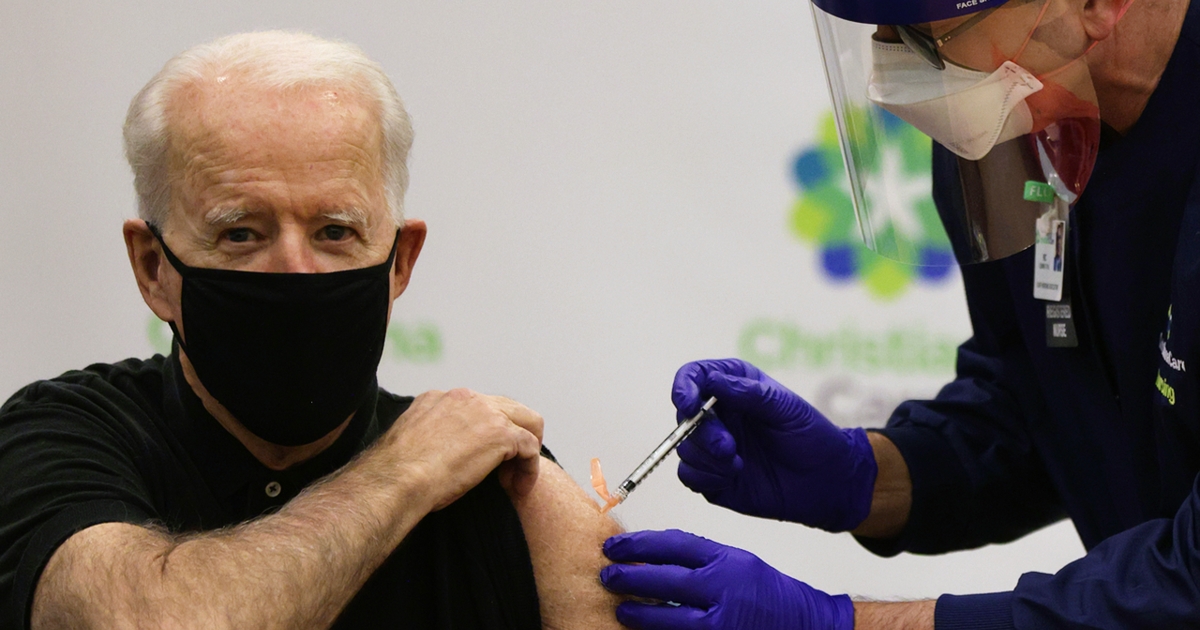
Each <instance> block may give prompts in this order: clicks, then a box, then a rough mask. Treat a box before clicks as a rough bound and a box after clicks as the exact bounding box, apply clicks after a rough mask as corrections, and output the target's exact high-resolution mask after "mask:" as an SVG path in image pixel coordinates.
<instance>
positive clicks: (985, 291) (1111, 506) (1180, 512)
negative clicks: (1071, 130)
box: [862, 3, 1200, 628]
mask: <svg viewBox="0 0 1200 630" xmlns="http://www.w3.org/2000/svg"><path fill="white" fill-rule="evenodd" d="M1198 169H1200V3H1192V5H1191V6H1190V7H1189V9H1188V12H1187V16H1186V18H1185V21H1184V24H1183V29H1182V32H1181V34H1180V38H1179V42H1178V44H1177V45H1176V48H1175V51H1174V53H1173V55H1172V57H1171V60H1170V62H1169V64H1168V66H1167V68H1166V70H1165V72H1164V74H1163V76H1162V79H1161V81H1160V83H1159V85H1158V88H1157V89H1156V91H1155V92H1154V94H1153V95H1152V97H1151V98H1150V100H1149V102H1148V104H1147V106H1146V109H1145V111H1144V112H1143V114H1142V116H1141V118H1140V119H1139V120H1138V122H1137V124H1136V125H1134V127H1133V128H1132V129H1130V130H1129V132H1128V133H1127V134H1126V135H1125V136H1124V137H1108V138H1106V140H1105V142H1104V143H1103V144H1102V149H1101V152H1100V157H1099V160H1098V162H1097V164H1096V168H1095V171H1094V174H1093V176H1092V179H1091V181H1090V183H1089V184H1088V188H1087V190H1086V191H1085V193H1084V195H1083V197H1082V198H1081V199H1080V201H1079V202H1078V203H1077V204H1076V206H1075V208H1074V209H1073V211H1072V215H1071V234H1070V237H1069V238H1068V248H1069V250H1070V258H1069V260H1068V262H1067V269H1066V273H1067V281H1068V286H1069V290H1070V293H1071V302H1072V306H1073V315H1074V320H1075V326H1076V329H1077V333H1078V338H1079V346H1078V347H1076V348H1049V347H1047V344H1046V308H1045V305H1046V302H1042V301H1039V300H1035V299H1034V298H1033V268H1034V261H1033V251H1032V250H1027V251H1025V252H1023V253H1021V254H1019V255H1016V256H1013V257H1010V258H1007V259H1004V260H1000V261H996V262H990V263H982V264H978V265H971V266H966V267H964V268H963V271H962V273H963V282H964V284H965V287H966V293H967V303H968V307H969V310H970V315H971V323H972V327H973V330H974V334H973V336H972V338H971V339H970V340H968V341H967V342H966V343H964V344H963V345H962V346H961V347H960V349H959V353H958V365H957V372H958V374H957V377H956V379H955V380H954V381H953V382H951V383H950V384H948V385H947V386H946V387H945V388H943V389H942V390H941V392H939V393H938V395H937V397H936V399H934V400H930V401H911V402H908V403H905V404H904V405H902V406H900V407H899V408H898V409H897V410H896V411H895V413H894V414H893V416H892V418H891V419H890V420H889V422H888V426H887V428H886V429H884V430H883V431H884V433H885V434H886V435H887V436H888V437H889V438H890V439H891V440H892V441H893V442H895V444H896V446H897V447H898V448H899V449H900V452H901V453H902V454H903V455H904V458H905V461H906V462H907V463H908V467H909V471H910V473H911V475H912V480H913V505H912V512H911V515H910V518H909V521H908V524H907V525H906V527H905V529H904V531H903V532H902V533H901V535H900V536H899V538H898V539H896V540H891V541H872V540H863V541H862V542H863V543H864V544H865V545H866V546H867V547H868V548H870V549H872V550H873V551H876V552H877V553H881V554H885V555H886V554H893V553H898V552H900V551H903V550H907V551H913V552H918V553H938V552H944V551H950V550H954V549H963V548H970V547H977V546H980V545H984V544H987V543H992V542H1001V541H1008V540H1012V539H1015V538H1017V537H1019V536H1021V535H1023V534H1026V533H1028V532H1030V531H1033V530H1034V529H1037V528H1039V527H1043V526H1045V525H1047V524H1049V523H1051V522H1053V521H1055V520H1058V519H1060V518H1062V517H1064V516H1067V517H1070V518H1071V519H1072V521H1073V522H1074V524H1075V527H1076V529H1077V530H1078V532H1079V535H1080V537H1081V538H1082V540H1083V543H1084V546H1085V547H1086V548H1087V550H1088V553H1087V555H1086V556H1085V557H1084V558H1082V559H1080V560H1078V561H1076V562H1074V563H1072V564H1070V565H1068V566H1067V567H1065V568H1064V569H1062V570H1061V571H1059V572H1058V573H1057V574H1055V575H1045V574H1039V573H1029V574H1026V575H1024V576H1022V577H1021V579H1020V580H1019V582H1018V584H1017V585H1016V588H1015V590H1014V591H1012V592H1009V593H997V594H987V595H971V596H962V597H953V596H943V597H942V598H941V599H940V600H939V602H938V606H937V620H936V624H937V627H938V628H1033V627H1037V628H1066V627H1081V626H1082V627H1087V628H1117V627H1123V628H1133V627H1137V628H1147V627H1161V628H1182V627H1200V491H1198V489H1197V486H1196V481H1197V472H1200V400H1198V398H1200V384H1198V383H1197V379H1196V377H1197V374H1198V373H1200V347H1198V346H1200V172H1198ZM934 181H935V184H934V196H935V201H936V202H937V203H938V206H939V208H940V209H941V210H943V220H944V221H947V222H949V221H951V220H952V219H951V217H953V216H961V214H962V213H961V212H958V213H956V212H955V210H956V209H959V208H957V207H956V206H955V204H958V203H960V199H961V193H960V192H959V190H958V174H957V165H956V158H954V156H953V155H951V154H950V153H949V152H947V151H945V150H944V149H941V148H938V149H936V150H935V153H934Z"/></svg>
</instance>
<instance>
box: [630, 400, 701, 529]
mask: <svg viewBox="0 0 1200 630" xmlns="http://www.w3.org/2000/svg"><path fill="white" fill-rule="evenodd" d="M716 403H717V398H716V397H715V396H714V397H711V398H709V399H708V400H706V401H704V406H703V407H701V408H700V411H699V413H697V414H696V415H694V416H692V417H691V418H688V419H687V420H684V421H683V422H680V423H679V425H678V426H676V427H675V430H674V431H671V434H670V435H668V436H667V439H665V440H663V441H662V444H659V445H658V448H656V449H654V451H652V452H651V453H650V456H649V457H647V458H646V459H644V460H642V463H641V464H639V465H638V467H637V468H635V469H633V472H632V473H630V475H629V476H628V477H626V478H625V481H622V482H621V485H619V486H617V489H616V490H614V491H613V498H614V499H616V500H617V503H622V502H624V501H625V499H628V498H629V493H630V492H633V489H634V488H636V487H638V485H640V484H641V483H642V480H643V479H645V478H646V475H649V474H650V471H652V470H654V469H655V468H656V467H657V466H658V465H659V464H661V463H662V461H663V460H664V459H666V458H667V455H670V454H671V451H673V450H675V447H676V446H679V443H680V442H682V441H683V440H684V439H686V438H687V436H689V435H691V434H692V431H695V430H696V427H698V426H700V422H701V421H702V420H704V417H705V416H706V415H708V412H709V410H710V409H712V407H713V405H715V404H716ZM614 505H615V504H614Z"/></svg>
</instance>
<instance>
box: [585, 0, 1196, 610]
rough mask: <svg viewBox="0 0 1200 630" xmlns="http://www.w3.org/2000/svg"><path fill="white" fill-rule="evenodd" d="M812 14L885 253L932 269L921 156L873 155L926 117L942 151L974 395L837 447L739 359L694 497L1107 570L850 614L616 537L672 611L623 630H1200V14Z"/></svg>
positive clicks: (946, 2)
mask: <svg viewBox="0 0 1200 630" xmlns="http://www.w3.org/2000/svg"><path fill="white" fill-rule="evenodd" d="M814 4H815V8H814V15H815V16H816V22H817V31H818V35H819V38H820V43H821V50H822V54H823V57H824V60H825V64H826V70H827V73H828V77H829V83H830V87H831V91H832V93H833V101H834V111H835V115H836V118H837V120H838V124H839V131H840V134H841V143H842V148H843V153H844V156H845V158H846V162H847V166H848V171H849V174H850V184H851V185H850V187H851V189H852V191H853V196H854V199H855V206H856V210H857V212H858V218H859V225H860V227H861V228H862V231H863V236H864V238H865V239H866V241H867V243H868V245H870V246H871V247H872V248H874V249H875V250H876V251H878V252H880V253H882V254H884V255H887V256H891V257H894V258H899V259H903V260H909V261H912V262H917V263H919V262H921V260H922V256H924V255H925V254H924V252H922V251H921V249H920V248H919V247H916V246H914V245H913V244H912V243H914V242H918V241H916V240H914V239H911V238H909V235H911V234H912V233H913V230H914V225H913V221H915V220H916V219H915V218H914V215H913V213H911V212H908V210H907V209H906V208H905V207H903V204H897V203H895V202H896V201H897V200H895V199H891V198H889V195H888V193H889V185H888V173H889V172H894V170H895V168H896V166H895V162H896V160H899V159H903V158H902V156H896V155H892V154H889V153H888V149H887V147H886V146H885V145H884V144H883V143H881V142H878V141H877V140H878V138H879V137H880V136H879V134H881V133H882V131H881V130H886V128H887V126H888V125H894V124H898V122H897V121H898V120H903V121H906V122H907V123H909V124H911V125H913V126H915V127H917V128H918V129H920V130H921V131H923V132H925V133H926V134H928V135H929V136H930V137H932V138H933V140H934V141H935V145H934V150H933V155H932V169H933V182H934V183H933V187H934V190H933V194H934V200H935V202H936V204H937V206H938V211H939V214H940V215H941V218H942V223H943V225H944V227H945V229H946V232H947V235H948V236H949V237H950V239H951V241H952V243H953V246H954V251H955V254H956V257H957V258H958V261H959V263H960V264H962V275H963V282H964V285H965V288H966V293H967V304H968V307H969V310H970V315H971V322H972V326H973V336H972V337H971V338H970V339H969V340H968V341H967V342H966V343H964V344H963V345H962V346H961V347H960V348H959V353H958V362H957V377H956V378H955V380H954V381H952V382H951V383H949V384H948V385H946V386H945V387H944V388H943V389H942V390H941V391H940V392H939V393H938V395H937V397H936V398H935V399H933V400H926V401H909V402H906V403H904V404H903V405H901V406H900V407H899V408H898V409H896V410H895V412H894V413H893V414H892V416H891V418H890V419H889V420H888V422H887V426H886V428H884V429H882V430H879V431H872V432H865V431H863V430H862V429H840V428H837V427H835V426H834V425H832V424H831V423H830V422H829V421H828V420H826V419H825V418H824V417H823V416H822V415H821V413H820V412H819V411H818V410H816V409H814V408H813V407H811V406H810V405H809V404H808V403H807V402H805V401H804V400H803V399H802V398H800V397H799V396H798V395H796V394H794V393H792V392H791V391H788V390H787V389H786V388H784V387H783V386H781V385H780V384H779V383H777V382H776V381H774V380H772V379H771V378H770V377H769V376H767V375H765V374H763V373H762V372H760V371H759V370H757V369H756V368H754V367H753V366H751V365H748V364H746V363H744V362H741V361H737V360H720V361H700V362H696V363H690V364H688V365H685V366H684V367H683V368H681V369H680V371H679V372H678V374H677V376H676V379H675V384H674V389H673V391H672V398H673V401H674V403H675V405H676V407H677V408H678V412H679V417H680V418H685V417H688V416H690V415H691V414H693V413H695V412H696V411H697V410H698V409H699V407H700V405H701V403H702V401H703V400H705V399H706V398H707V397H708V396H713V395H715V396H716V397H717V398H718V401H719V402H718V403H717V405H716V407H715V414H714V416H713V417H711V418H710V419H709V420H707V421H706V422H704V423H703V424H701V426H700V428H699V429H698V430H697V431H696V432H695V433H694V434H693V435H692V437H690V438H689V439H688V440H687V441H685V442H684V443H683V444H682V445H681V446H680V448H679V455H680V459H681V463H680V465H679V478H680V480H681V481H682V482H683V483H684V484H685V485H686V486H688V487H689V488H691V489H693V490H695V491H697V492H700V493H703V495H704V496H705V498H706V499H707V500H708V501H710V502H712V503H715V504H717V505H721V506H725V507H727V508H730V509H733V510H737V511H739V512H742V513H745V514H749V515H753V516H759V517H764V518H773V519H783V520H788V521H794V522H797V523H803V524H805V525H809V526H812V527H819V528H822V529H826V530H829V531H833V532H838V531H851V532H853V533H854V534H855V536H856V537H857V538H858V540H859V541H860V542H861V543H862V544H863V545H864V546H866V547H867V548H868V549H870V550H871V551H873V552H875V553H878V554H881V555H885V556H886V555H893V554H896V553H899V552H902V551H912V552H919V553H939V552H947V551H952V550H956V549H966V548H972V547H978V546H981V545H984V544H988V543H997V542H1005V541H1010V540H1013V539H1015V538H1018V537H1020V536H1022V535H1024V534H1026V533H1028V532H1031V531H1033V530H1035V529H1038V528H1040V527H1043V526H1045V525H1047V524H1049V523H1052V522H1054V521H1056V520H1058V519H1060V518H1063V517H1064V516H1066V517H1069V518H1071V519H1072V521H1073V523H1074V525H1075V527H1076V529H1077V531H1078V533H1079V535H1080V537H1081V539H1082V541H1083V543H1084V546H1085V547H1086V548H1087V550H1088V552H1087V554H1086V556H1084V557H1083V558H1082V559H1080V560H1078V561H1076V562H1073V563H1071V564H1069V565H1067V566H1066V567H1064V568H1063V569H1062V570H1060V571H1059V572H1058V573H1056V574H1054V575H1046V574H1040V573H1028V574H1025V575H1023V576H1022V577H1021V578H1020V580H1019V581H1018V582H1017V584H1015V585H1014V588H1013V590H1012V591H1009V592H1002V593H989V594H976V595H960V596H951V595H944V596H942V597H940V598H939V599H937V600H936V601H925V602H904V603H867V602H857V603H854V602H851V601H850V599H849V598H848V597H846V596H845V595H829V594H826V593H823V592H821V591H819V590H817V589H814V588H811V587H809V586H808V585H806V584H804V583H802V582H800V581H798V580H795V579H793V578H791V577H787V576H784V575H781V574H779V573H778V572H777V571H775V570H774V569H772V568H770V567H769V566H767V565H766V564H765V563H764V562H763V561H761V560H759V559H758V558H756V557H754V556H753V555H751V554H749V553H747V552H745V551H741V550H738V549H733V548H730V547H726V546H723V545H720V544H718V543H716V542H712V541H708V540H705V539H702V538H699V537H696V536H693V535H691V534H687V533H684V532H679V531H668V532H632V533H628V534H623V535H620V536H616V537H613V538H611V539H609V540H608V541H607V542H606V543H605V546H604V550H605V553H606V555H607V556H608V557H609V558H610V559H611V560H612V561H613V562H614V564H612V565H610V566H607V567H605V568H604V569H603V570H602V572H601V575H600V577H601V580H602V582H603V583H604V584H605V585H606V586H607V587H608V588H609V589H611V590H613V591H617V592H621V593H628V594H632V595H637V596H641V597H645V598H650V599H651V600H660V601H662V602H665V603H662V604H655V603H653V602H646V601H637V600H635V601H630V602H626V603H624V604H622V605H621V606H620V607H619V608H618V611H617V616H618V618H619V619H620V621H621V622H622V623H624V624H626V625H627V626H629V627H632V628H655V629H658V628H664V629H665V628H671V629H675V628H755V629H759V630H766V629H773V628H836V629H849V628H852V627H854V628H931V627H936V628H990V629H1001V628H1188V627H1200V493H1198V489H1197V473H1198V472H1200V399H1198V397H1200V384H1198V383H1197V379H1196V375H1197V372H1198V371H1200V356H1197V352H1198V350H1200V172H1198V167H1200V5H1196V4H1189V0H1136V1H1134V2H1132V3H1131V2H1130V1H1129V0H1010V1H1008V2H1004V1H1003V0H814ZM916 227H917V228H918V229H919V227H920V226H916ZM1062 239H1065V243H1064V242H1062ZM1060 247H1061V248H1062V251H1063V260H1062V261H1061V264H1059V265H1055V264H1053V262H1052V258H1053V257H1054V253H1055V252H1056V251H1057V250H1058V248H1060ZM972 263H975V264H972ZM1056 267H1057V268H1056Z"/></svg>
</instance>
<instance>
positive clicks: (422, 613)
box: [0, 33, 616, 628]
mask: <svg viewBox="0 0 1200 630" xmlns="http://www.w3.org/2000/svg"><path fill="white" fill-rule="evenodd" d="M411 138H412V134H411V127H410V124H409V120H408V116H407V114H406V113H405V111H404V109H403V106H402V104H401V102H400V100H399V99H398V98H397V96H396V94H395V91H394V89H393V87H392V85H391V84H390V82H389V81H388V80H387V78H386V77H385V76H384V74H383V72H382V70H381V69H380V68H379V67H378V66H377V65H376V64H374V63H373V62H371V61H370V60H369V59H367V58H366V57H365V56H364V55H363V54H362V53H361V51H359V50H358V49H356V48H354V47H352V46H348V45H344V44H340V43H334V42H329V41H324V40H320V39H317V38H315V37H311V36H307V35H300V34H288V33H258V34H247V35H237V36H232V37H228V38H224V39H221V40H217V41H215V42H212V43H210V44H207V45H203V46H199V47H196V48H193V49H191V50H189V51H187V52H185V53H183V54H181V55H179V56H178V57H176V58H174V59H173V60H171V61H170V62H169V63H168V64H167V65H166V66H165V67H164V69H163V70H162V71H161V72H160V73H159V74H158V75H157V76H156V77H155V78H154V79H153V80H152V81H151V82H150V83H149V84H148V85H147V86H146V87H145V88H144V89H143V90H142V91H141V92H140V93H139V94H138V95H137V97H136V98H135V99H134V101H133V104H132V106H131V107H130V111H129V116H128V119H127V122H126V127H125V141H126V151H127V156H128V158H129V161H130V164H131V166H132V167H133V171H134V175H135V185H136V188H137V192H138V197H139V214H140V217H141V218H140V219H135V220H129V221H127V222H126V223H125V226H124V235H125V243H126V247H127V249H128V252H129V259H130V262H131V264H132V266H133V271H134V276H135V277H136V280H137V284H138V288H139V289H140V290H141V292H142V296H143V297H144V299H145V301H146V304H147V305H148V306H149V307H150V309H151V310H152V311H153V312H154V313H155V314H156V315H157V316H158V317H160V318H162V319H163V320H164V321H167V322H169V323H170V324H171V327H172V329H173V330H174V331H175V340H176V344H175V351H174V352H172V354H171V356H169V357H162V356H156V357H154V358H152V359H149V360H146V361H138V360H127V361H123V362H120V363H117V364H114V365H94V366H91V367H89V368H87V369H85V370H82V371H77V372H70V373H67V374H64V375H63V376H61V377H59V378H57V379H54V380H51V381H43V382H38V383H34V384H32V385H30V386H28V387H26V388H24V389H23V390H21V391H20V392H18V393H17V394H16V395H15V396H13V397H12V399H10V400H9V401H8V403H7V404H5V406H4V407H3V409H2V411H0V470H3V471H4V472H3V475H0V595H2V597H0V601H2V602H3V604H2V606H3V608H0V614H2V615H3V616H2V617H0V627H3V628H24V627H33V628H68V627H70V628H74V627H79V628H87V627H105V628H109V627H147V628H266V627H272V628H326V627H331V626H332V627H345V628H360V627H361V628H376V627H385V626H386V627H397V626H402V627H439V628H443V627H453V628H473V627H481V628H483V627H485V628H534V627H538V626H539V625H544V626H546V627H589V628H594V627H607V626H615V625H616V622H615V619H614V618H613V614H612V607H613V605H614V601H613V600H612V598H611V596H609V595H607V594H605V593H604V591H603V589H602V588H600V586H599V585H598V584H597V582H596V580H595V577H594V575H595V571H596V570H598V568H599V567H600V566H601V564H602V558H601V556H600V549H599V543H600V541H601V540H603V538H604V536H605V535H607V534H611V533H615V529H616V528H615V526H614V524H613V523H612V522H611V521H609V520H607V519H604V518H603V517H600V516H599V514H598V512H597V510H596V509H595V505H594V504H593V503H592V502H591V501H590V500H588V499H587V497H586V495H585V494H584V493H583V491H582V490H581V489H580V488H579V487H578V486H576V485H575V484H574V483H573V482H571V481H570V479H569V477H567V476H566V475H565V473H563V472H562V470H561V469H559V468H558V467H557V466H554V465H546V466H539V461H540V455H539V451H540V442H541V435H542V419H541V417H540V416H538V415H537V414H536V413H534V412H533V411H531V410H529V409H527V408H526V407H524V406H522V405H520V404H518V403H516V402H514V401H512V400H509V399H505V398H500V397H492V396H483V395H480V394H476V393H473V392H470V391H466V390H455V391H450V392H427V393H425V394H422V395H420V396H418V397H416V398H415V399H413V398H408V397H400V396H394V395H392V394H390V393H388V392H385V391H383V390H381V389H379V388H378V387H377V385H376V381H375V370H376V367H377V364H378V361H379V358H380V355H381V350H382V344H383V341H384V335H385V330H386V326H387V321H388V318H389V316H390V313H391V307H392V304H393V302H394V301H395V299H396V298H397V297H399V296H400V294H401V293H403V291H404V289H405V287H406V286H407V284H408V281H409V279H410V277H411V273H412V269H413V265H414V263H415V262H416V260H417V256H418V254H419V253H420V251H421V246H422V243H423V242H424V239H425V232H426V228H425V225H424V223H423V222H421V221H419V220H415V219H405V218H404V217H403V213H402V205H401V204H402V200H403V197H404V191H405V186H406V184H407V177H408V176H407V167H406V159H407V154H408V149H409V146H410V143H411Z"/></svg>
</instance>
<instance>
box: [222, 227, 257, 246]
mask: <svg viewBox="0 0 1200 630" xmlns="http://www.w3.org/2000/svg"><path fill="white" fill-rule="evenodd" d="M253 236H254V234H253V232H251V231H250V228H233V229H231V230H227V231H226V232H225V238H226V239H228V240H229V241H230V242H232V243H246V242H248V241H249V240H250V239H251V238H252V237H253Z"/></svg>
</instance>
